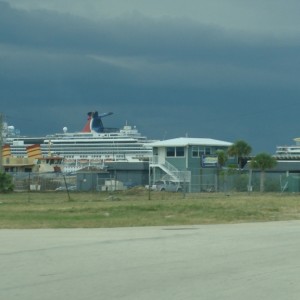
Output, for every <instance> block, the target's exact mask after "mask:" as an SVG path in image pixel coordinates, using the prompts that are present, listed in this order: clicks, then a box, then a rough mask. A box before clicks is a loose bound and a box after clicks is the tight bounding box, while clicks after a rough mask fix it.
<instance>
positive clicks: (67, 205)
mask: <svg viewBox="0 0 300 300" xmlns="http://www.w3.org/2000/svg"><path fill="white" fill-rule="evenodd" d="M70 197H71V198H70V199H69V198H68V195H67V194H66V193H13V194H0V228H79V227H80V228H83V227H85V228H92V227H94V228H95V227H123V226H156V225H184V224H185V225H191V224H214V223H238V222H266V221H277V220H297V219H300V197H299V195H295V194H294V195H292V194H255V193H253V194H251V195H249V194H247V193H235V194H230V195H225V194H221V193H208V194H205V193H201V194H186V195H183V194H178V193H177V194H175V193H160V192H152V193H151V200H149V194H148V192H147V191H145V190H143V189H136V190H128V191H125V192H118V193H111V194H109V193H103V192H102V193H71V194H70Z"/></svg>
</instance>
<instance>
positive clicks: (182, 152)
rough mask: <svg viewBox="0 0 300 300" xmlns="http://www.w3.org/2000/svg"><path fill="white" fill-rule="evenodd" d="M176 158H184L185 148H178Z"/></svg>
mask: <svg viewBox="0 0 300 300" xmlns="http://www.w3.org/2000/svg"><path fill="white" fill-rule="evenodd" d="M175 149H176V156H177V157H183V156H184V147H176V148H175Z"/></svg>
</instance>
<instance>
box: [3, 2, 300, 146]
mask: <svg viewBox="0 0 300 300" xmlns="http://www.w3.org/2000/svg"><path fill="white" fill-rule="evenodd" d="M299 50H300V49H299V43H298V41H297V40H296V41H294V40H292V39H291V38H286V39H282V38H281V39H280V38H278V37H277V38H275V37H272V36H265V37H262V36H254V35H253V34H252V35H248V34H246V33H242V32H238V31H236V32H229V31H226V30H225V29H222V28H220V27H216V26H208V25H204V24H201V23H200V22H195V21H191V20H188V19H186V18H174V17H173V18H171V17H160V18H151V17H146V16H144V15H142V14H141V13H138V12H136V13H131V14H129V15H123V16H119V17H115V18H103V19H102V20H97V21H91V20H88V19H84V18H82V17H76V16H73V15H70V14H66V13H56V12H54V11H47V10H28V11H27V10H20V9H16V8H12V7H11V6H10V5H9V4H8V3H6V2H2V1H0V64H1V68H0V97H1V106H2V108H1V109H2V110H3V111H4V112H5V113H7V115H8V116H11V118H12V121H11V122H13V123H17V124H16V125H17V126H18V127H19V128H21V129H22V131H23V132H24V131H25V132H27V133H30V132H31V133H49V132H53V131H56V130H60V128H62V127H63V126H65V125H67V126H68V127H70V128H73V129H81V126H82V124H83V123H84V121H85V119H84V118H85V116H84V115H83V114H85V112H86V111H88V110H93V109H99V107H100V108H101V109H102V110H108V111H114V112H115V113H116V115H117V118H114V116H113V117H112V118H111V119H109V118H108V119H107V120H105V121H106V122H107V123H108V124H109V123H110V122H117V123H118V122H123V121H124V120H126V119H128V120H131V119H133V120H136V122H137V124H138V125H139V127H142V128H141V129H142V130H143V131H144V132H145V133H146V134H148V135H150V136H152V137H156V138H163V137H165V138H171V137H176V136H179V135H181V136H182V135H185V134H189V135H190V136H197V137H202V136H204V137H212V138H219V139H223V140H229V141H232V140H235V139H239V138H244V139H246V140H247V139H248V140H249V141H250V142H253V143H254V144H255V145H257V146H258V147H260V148H263V147H264V146H266V145H267V144H269V143H270V142H269V141H266V139H265V136H266V135H267V136H269V137H271V136H273V140H272V142H271V144H273V145H274V144H275V138H277V137H276V135H277V134H283V132H284V130H283V126H279V124H278V123H277V124H276V125H277V126H278V127H276V126H268V125H267V124H268V123H270V122H276V121H277V120H278V118H279V119H280V118H281V117H282V115H283V114H284V120H285V124H288V126H289V127H293V125H292V120H293V118H294V117H295V118H296V116H295V112H296V111H297V109H300V104H298V98H299V78H300V76H299V75H300V74H299V72H300V71H299V70H300V68H299V53H300V52H299ZM282 103H284V104H282ZM287 103H289V105H286V104H287ZM25 116H27V117H25ZM28 116H30V117H28ZM32 116H34V117H32ZM74 116H77V118H75V117H74ZM266 116H268V117H269V118H270V120H269V121H268V122H266V118H265V117H266ZM78 117H79V118H81V117H82V119H78ZM119 118H122V120H121V121H119V120H117V119H119ZM29 119H31V121H29ZM116 120H117V121H116ZM18 123H19V124H18ZM37 123H38V124H41V123H42V124H43V126H40V127H39V128H37V126H35V125H34V124H37ZM109 125H111V124H109ZM112 125H116V124H112ZM117 125H122V124H121V123H119V124H117ZM157 127H158V128H159V129H158V128H157ZM154 128H155V130H154ZM257 128H260V131H258V130H257ZM258 132H260V133H261V135H259V136H257V133H258ZM296 133H297V128H295V126H294V128H293V129H292V131H291V133H290V135H291V136H288V138H289V139H290V138H292V137H294V136H293V135H294V134H296Z"/></svg>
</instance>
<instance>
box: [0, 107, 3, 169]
mask: <svg viewBox="0 0 300 300" xmlns="http://www.w3.org/2000/svg"><path fill="white" fill-rule="evenodd" d="M2 158H3V114H2V113H0V173H2V172H3V159H2Z"/></svg>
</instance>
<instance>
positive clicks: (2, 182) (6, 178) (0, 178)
mask: <svg viewBox="0 0 300 300" xmlns="http://www.w3.org/2000/svg"><path fill="white" fill-rule="evenodd" d="M13 190H14V184H13V182H12V177H11V176H10V175H9V174H6V173H0V193H8V192H12V191H13Z"/></svg>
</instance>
